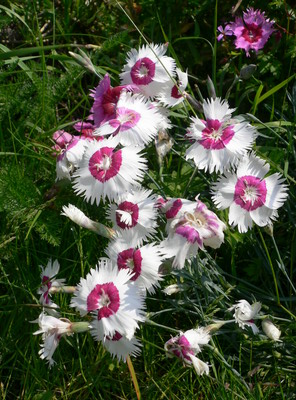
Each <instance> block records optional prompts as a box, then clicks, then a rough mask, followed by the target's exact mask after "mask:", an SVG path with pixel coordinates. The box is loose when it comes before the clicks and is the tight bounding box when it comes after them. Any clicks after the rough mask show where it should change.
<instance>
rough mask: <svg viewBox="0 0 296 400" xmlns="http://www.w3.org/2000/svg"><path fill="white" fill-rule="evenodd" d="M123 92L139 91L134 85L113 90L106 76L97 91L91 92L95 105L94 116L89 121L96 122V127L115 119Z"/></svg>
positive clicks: (92, 110)
mask: <svg viewBox="0 0 296 400" xmlns="http://www.w3.org/2000/svg"><path fill="white" fill-rule="evenodd" d="M123 90H133V91H137V90H136V86H134V85H128V86H116V87H114V88H113V87H112V86H111V84H110V77H109V75H108V74H106V75H105V76H104V78H103V79H102V80H101V82H100V83H99V85H98V86H97V87H96V89H94V90H92V91H91V92H92V94H91V97H93V98H94V104H93V106H92V108H91V110H90V111H91V113H92V114H91V115H90V117H89V119H92V120H93V121H94V124H95V127H99V126H100V125H101V124H103V123H105V122H107V121H110V119H113V118H115V116H116V106H117V102H118V99H119V96H120V94H121V92H122V91H123Z"/></svg>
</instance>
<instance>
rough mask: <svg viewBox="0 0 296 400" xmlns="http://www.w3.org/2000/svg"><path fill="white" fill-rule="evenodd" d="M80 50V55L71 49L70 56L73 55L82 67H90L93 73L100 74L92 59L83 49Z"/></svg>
mask: <svg viewBox="0 0 296 400" xmlns="http://www.w3.org/2000/svg"><path fill="white" fill-rule="evenodd" d="M78 50H79V53H80V55H79V54H77V53H73V52H72V51H69V54H70V56H72V57H73V58H74V59H75V60H76V61H77V62H78V64H80V65H81V66H82V67H84V68H86V69H88V70H89V71H90V72H92V73H93V74H96V75H98V73H97V71H96V69H95V67H94V65H93V63H92V62H91V59H90V58H89V57H88V56H87V55H86V53H84V52H83V51H82V50H80V49H78Z"/></svg>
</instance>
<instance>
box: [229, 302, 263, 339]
mask: <svg viewBox="0 0 296 400" xmlns="http://www.w3.org/2000/svg"><path fill="white" fill-rule="evenodd" d="M260 309H261V303H260V302H256V303H253V304H252V305H251V304H250V303H249V302H248V301H247V300H239V301H238V302H237V303H236V304H234V305H233V306H232V307H230V308H229V309H228V311H232V310H234V314H233V316H234V318H235V322H236V323H237V324H238V326H239V327H240V328H242V329H245V326H249V327H251V328H252V331H253V333H254V335H256V334H257V333H258V332H259V330H258V328H257V326H256V325H255V324H254V319H256V318H257V317H258V313H259V311H260Z"/></svg>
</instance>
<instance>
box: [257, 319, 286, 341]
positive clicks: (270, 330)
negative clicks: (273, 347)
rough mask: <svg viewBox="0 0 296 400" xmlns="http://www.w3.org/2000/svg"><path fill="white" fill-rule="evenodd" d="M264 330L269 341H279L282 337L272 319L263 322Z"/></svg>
mask: <svg viewBox="0 0 296 400" xmlns="http://www.w3.org/2000/svg"><path fill="white" fill-rule="evenodd" d="M261 324H262V330H263V332H264V333H265V335H266V336H267V337H269V339H272V340H275V341H276V342H278V341H279V339H280V336H281V331H280V330H279V329H278V328H277V327H276V326H275V325H274V323H273V322H272V321H271V320H270V319H263V320H262V323H261Z"/></svg>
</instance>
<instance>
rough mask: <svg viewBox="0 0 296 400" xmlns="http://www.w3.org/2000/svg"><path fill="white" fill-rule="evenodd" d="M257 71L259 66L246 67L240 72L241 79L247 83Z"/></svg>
mask: <svg viewBox="0 0 296 400" xmlns="http://www.w3.org/2000/svg"><path fill="white" fill-rule="evenodd" d="M256 69H257V65H255V64H250V65H246V66H244V67H242V69H241V70H240V74H239V77H240V79H243V80H244V81H246V80H247V79H250V78H251V76H252V75H253V74H254V72H255V71H256Z"/></svg>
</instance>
